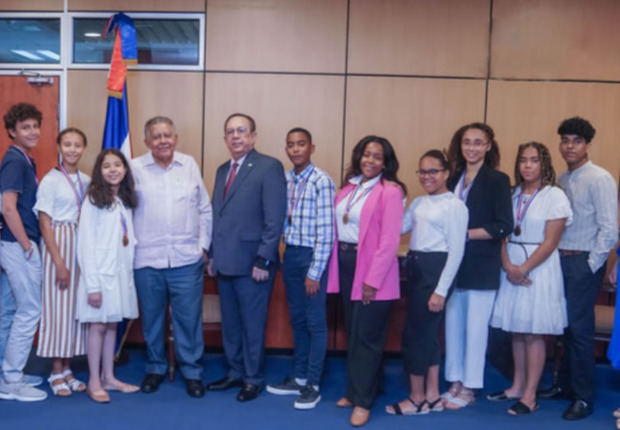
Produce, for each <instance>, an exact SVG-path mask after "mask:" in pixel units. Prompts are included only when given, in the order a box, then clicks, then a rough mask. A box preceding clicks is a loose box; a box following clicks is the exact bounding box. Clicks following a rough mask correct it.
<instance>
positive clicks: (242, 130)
mask: <svg viewBox="0 0 620 430" xmlns="http://www.w3.org/2000/svg"><path fill="white" fill-rule="evenodd" d="M235 131H236V132H237V133H239V134H246V133H247V132H248V128H247V127H244V126H241V127H237V128H227V129H226V130H225V131H224V134H226V136H232V135H233V134H235Z"/></svg>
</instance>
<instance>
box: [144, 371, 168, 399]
mask: <svg viewBox="0 0 620 430" xmlns="http://www.w3.org/2000/svg"><path fill="white" fill-rule="evenodd" d="M163 380H164V375H158V374H157V373H147V374H146V376H145V377H144V379H143V380H142V384H141V385H140V391H142V392H143V393H147V394H148V393H154V392H155V391H157V390H158V389H159V384H161V383H162V381H163Z"/></svg>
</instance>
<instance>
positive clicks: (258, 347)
mask: <svg viewBox="0 0 620 430" xmlns="http://www.w3.org/2000/svg"><path fill="white" fill-rule="evenodd" d="M224 141H225V142H226V146H227V148H228V151H229V152H230V156H231V159H230V160H229V161H227V162H225V163H224V164H222V165H221V166H220V167H219V168H218V169H217V173H216V175H215V186H214V189H213V243H212V246H211V250H210V253H209V257H210V260H209V273H210V274H211V275H213V276H215V275H216V276H217V283H218V291H219V295H220V306H221V311H222V343H223V346H224V353H225V355H226V360H227V362H228V367H229V370H228V374H227V375H226V376H225V377H224V378H222V379H220V380H218V381H215V382H212V383H210V384H209V385H207V388H208V389H209V390H226V389H229V388H232V387H241V390H240V391H239V393H238V395H237V400H239V401H240V402H245V401H249V400H253V399H255V398H256V397H257V396H258V394H259V392H260V390H261V389H262V387H263V373H262V365H263V350H264V340H265V324H266V321H267V306H268V304H269V296H270V294H271V287H272V285H273V279H274V275H275V271H276V266H277V263H278V245H279V242H280V236H281V234H282V228H283V225H284V218H285V213H286V180H285V178H284V168H283V167H282V164H281V163H280V162H279V161H278V160H276V159H275V158H272V157H268V156H266V155H263V154H260V153H259V152H257V151H256V150H255V149H254V145H255V143H256V124H255V122H254V119H252V117H250V116H249V115H246V114H241V113H234V114H232V115H230V116H229V117H228V118H227V119H226V121H225V122H224Z"/></svg>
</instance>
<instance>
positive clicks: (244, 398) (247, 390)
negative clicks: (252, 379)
mask: <svg viewBox="0 0 620 430" xmlns="http://www.w3.org/2000/svg"><path fill="white" fill-rule="evenodd" d="M260 390H261V387H260V385H254V384H245V385H244V386H243V388H241V390H240V391H239V394H237V400H239V401H240V402H248V401H250V400H254V399H255V398H257V397H258V393H260Z"/></svg>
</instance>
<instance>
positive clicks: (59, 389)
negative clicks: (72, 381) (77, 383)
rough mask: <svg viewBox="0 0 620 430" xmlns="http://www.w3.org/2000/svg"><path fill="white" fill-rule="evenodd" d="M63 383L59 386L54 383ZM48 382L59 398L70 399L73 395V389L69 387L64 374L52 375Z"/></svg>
mask: <svg viewBox="0 0 620 430" xmlns="http://www.w3.org/2000/svg"><path fill="white" fill-rule="evenodd" d="M59 380H61V381H62V382H61V383H59V384H54V381H59ZM47 382H49V384H50V388H51V389H52V393H54V395H55V396H58V397H69V396H70V395H71V388H69V385H67V381H65V378H64V376H63V375H62V373H56V374H54V373H52V374H51V375H50V377H49V378H47Z"/></svg>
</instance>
